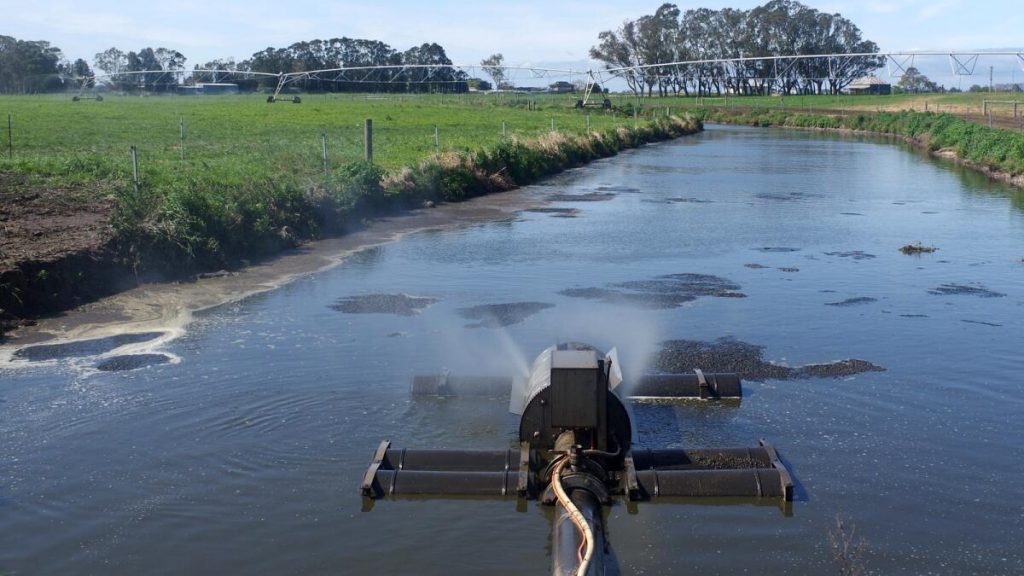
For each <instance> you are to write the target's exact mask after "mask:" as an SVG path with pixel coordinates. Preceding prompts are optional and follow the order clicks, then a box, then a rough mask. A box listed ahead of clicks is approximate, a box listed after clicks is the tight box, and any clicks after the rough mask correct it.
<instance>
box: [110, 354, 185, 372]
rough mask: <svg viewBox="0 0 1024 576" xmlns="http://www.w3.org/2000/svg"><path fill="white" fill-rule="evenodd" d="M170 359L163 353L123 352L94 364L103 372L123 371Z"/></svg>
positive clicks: (153, 364) (162, 362)
mask: <svg viewBox="0 0 1024 576" xmlns="http://www.w3.org/2000/svg"><path fill="white" fill-rule="evenodd" d="M170 361H171V358H170V357H169V356H165V355H163V354H125V355H123V356H112V357H110V358H107V359H106V360H104V361H102V362H100V363H99V364H97V365H96V369H97V370H102V371H103V372H124V371H127V370H138V369H139V368H146V367H148V366H158V365H160V364H167V363H168V362H170Z"/></svg>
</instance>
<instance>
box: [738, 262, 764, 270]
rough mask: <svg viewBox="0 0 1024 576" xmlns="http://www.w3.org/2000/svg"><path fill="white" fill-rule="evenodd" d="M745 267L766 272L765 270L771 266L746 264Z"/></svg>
mask: <svg viewBox="0 0 1024 576" xmlns="http://www.w3.org/2000/svg"><path fill="white" fill-rule="evenodd" d="M743 266H744V267H745V268H750V269H751V270H764V269H765V268H769V266H765V265H764V264H757V263H751V264H744V265H743Z"/></svg>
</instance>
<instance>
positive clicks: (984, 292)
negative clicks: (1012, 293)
mask: <svg viewBox="0 0 1024 576" xmlns="http://www.w3.org/2000/svg"><path fill="white" fill-rule="evenodd" d="M928 293H929V294H935V295H936V296H977V297H979V298H1002V297H1003V296H1006V294H1003V293H1002V292H994V291H992V290H989V289H988V288H985V287H984V286H964V285H962V284H943V285H941V286H939V287H938V288H932V289H931V290H929V291H928Z"/></svg>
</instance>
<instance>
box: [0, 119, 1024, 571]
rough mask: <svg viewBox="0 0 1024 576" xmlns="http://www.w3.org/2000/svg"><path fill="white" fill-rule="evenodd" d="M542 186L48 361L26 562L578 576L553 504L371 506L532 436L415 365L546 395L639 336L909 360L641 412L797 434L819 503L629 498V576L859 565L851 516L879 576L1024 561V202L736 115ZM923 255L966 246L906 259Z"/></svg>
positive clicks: (794, 359) (31, 382) (1, 378)
mask: <svg viewBox="0 0 1024 576" xmlns="http://www.w3.org/2000/svg"><path fill="white" fill-rule="evenodd" d="M530 194H531V195H533V196H534V197H535V198H537V199H544V198H550V199H552V203H551V204H549V205H548V206H546V209H544V210H542V211H524V212H521V213H519V214H518V215H517V216H516V217H515V218H513V219H510V220H508V221H501V222H493V223H487V224H478V225H472V226H466V227H463V228H459V229H456V230H447V231H428V232H421V233H417V234H413V235H410V236H407V237H405V238H404V239H402V240H400V241H397V242H394V243H391V244H387V245H384V246H380V247H376V248H372V249H367V250H364V251H362V252H359V253H357V254H356V255H354V256H353V257H351V258H349V259H348V260H346V261H345V262H344V263H343V264H341V265H340V266H337V267H335V268H333V269H330V270H327V271H324V272H321V273H319V274H316V275H313V276H310V277H306V278H303V279H300V280H297V281H295V282H293V283H291V284H288V285H286V286H284V287H282V288H280V289H277V290H275V291H271V292H267V293H263V294H260V295H257V296H253V297H250V298H248V299H245V300H242V301H238V302H234V303H231V304H227V305H224V306H220V307H217V308H214V309H210V310H208V311H206V312H203V313H202V314H200V315H199V316H198V317H197V318H196V319H195V320H194V322H193V323H192V324H191V325H190V326H188V328H187V330H186V331H185V332H184V333H183V334H182V335H181V336H180V337H177V338H174V339H171V340H169V341H164V340H155V341H154V340H151V336H152V335H143V336H139V337H135V338H127V339H122V340H120V341H103V342H94V343H91V344H89V345H78V346H75V347H72V348H69V349H60V348H57V349H53V348H43V349H39V348H37V349H34V350H33V349H28V350H24V351H22V352H21V353H19V354H17V356H18V358H20V360H19V361H17V362H14V363H11V364H8V365H7V366H6V367H4V368H3V369H0V574H4V575H7V574H12V575H13V574H182V573H188V574H220V573H245V574H268V575H269V574H275V575H276V574H392V573H408V574H475V573H491V574H544V573H546V572H548V571H549V570H550V564H551V557H550V544H549V538H550V522H551V511H550V510H548V509H545V507H543V506H541V505H539V504H538V503H536V502H529V503H527V504H526V505H525V506H519V507H517V503H516V501H515V500H485V499H456V500H448V499H429V498H428V499H401V500H384V501H380V502H377V503H376V504H375V505H373V506H372V507H368V506H367V505H366V503H365V502H364V501H363V500H362V499H361V498H360V496H359V493H358V486H359V482H360V479H361V476H362V474H363V473H364V471H365V469H366V466H367V465H368V463H369V460H370V457H371V455H372V453H373V451H374V449H375V448H376V447H377V445H378V443H379V442H380V441H381V440H383V439H385V438H386V439H390V440H391V441H392V442H393V444H394V445H395V446H397V447H409V448H428V447H436V448H474V449H476V448H479V449H483V448H500V447H506V446H512V445H513V444H514V442H515V435H516V419H515V417H514V416H511V415H509V414H508V413H507V406H508V404H507V399H506V398H500V397H499V398H461V399H448V400H438V399H414V398H412V397H410V395H409V385H410V381H411V379H412V377H413V376H414V375H416V374H429V373H438V372H440V371H442V370H445V369H448V370H452V371H453V372H454V373H461V374H510V373H515V372H517V371H521V370H523V368H524V366H525V365H526V364H527V363H528V362H529V361H530V359H531V358H532V357H533V356H534V355H535V354H537V353H538V352H539V351H541V350H542V349H543V348H544V347H546V346H549V345H551V344H553V343H556V342H564V341H569V340H576V341H585V342H589V343H591V344H594V345H596V346H598V347H601V348H610V347H612V346H617V347H618V349H619V351H620V358H621V362H622V365H623V368H624V370H625V371H626V373H627V375H635V374H639V373H642V372H643V371H645V370H647V369H649V368H650V364H649V361H650V359H651V357H652V355H654V354H656V353H657V352H658V351H659V350H660V349H661V347H662V345H663V344H662V343H664V342H666V341H670V340H688V341H697V342H704V343H708V345H715V344H719V345H726V346H729V345H735V344H737V343H747V344H750V345H754V346H760V347H763V348H761V353H762V355H763V360H764V361H765V362H772V363H775V364H779V365H785V366H790V367H799V366H806V365H809V364H820V363H827V362H833V361H838V360H844V359H859V360H864V361H866V362H870V363H871V364H873V365H875V366H878V367H881V368H884V369H885V370H884V371H869V372H863V373H859V374H854V375H846V376H841V377H806V378H793V379H785V380H782V379H770V378H769V379H764V380H761V381H757V380H747V381H746V382H745V393H746V395H745V397H744V399H743V400H742V402H741V403H740V404H738V405H715V404H692V403H690V404H685V403H680V404H672V403H659V404H640V405H637V406H636V417H637V419H638V428H639V435H640V439H639V441H640V443H641V444H643V445H645V446H651V447H691V446H753V445H756V443H757V441H758V439H760V438H766V439H768V440H769V441H770V442H771V443H772V444H774V445H775V446H776V447H777V448H778V450H779V451H780V453H781V455H782V457H783V458H784V460H785V461H786V462H787V463H788V464H789V466H790V467H791V470H792V471H793V473H794V475H795V477H796V480H797V483H798V486H797V501H796V502H794V503H793V505H792V506H791V507H790V508H788V509H786V508H783V507H780V506H777V505H776V503H774V502H772V503H768V504H767V505H753V504H751V503H746V502H699V501H680V502H670V503H666V502H655V503H640V504H639V505H638V506H636V507H635V509H630V508H628V507H627V506H625V505H623V504H621V503H620V504H617V505H615V506H613V507H612V508H611V509H610V510H609V512H608V517H607V526H608V538H609V541H610V542H611V544H612V547H613V553H614V556H615V560H616V562H617V565H618V566H619V567H620V569H621V572H622V573H625V574H668V573H679V574H683V573H693V574H740V573H768V574H810V573H817V574H829V573H838V567H837V564H836V563H834V562H833V560H832V557H831V555H832V546H831V545H830V541H829V538H830V533H831V534H833V535H834V534H835V533H836V530H835V527H836V523H837V519H839V520H841V521H842V522H843V524H844V526H845V527H846V530H847V534H850V533H851V532H852V541H853V544H854V545H855V547H856V546H858V545H859V546H860V548H861V549H862V562H863V565H864V566H866V567H867V568H868V569H869V570H871V571H872V572H874V573H880V574H1016V573H1021V572H1024V547H1022V546H1021V542H1024V483H1022V482H1021V478H1024V443H1022V442H1021V438H1022V437H1024V418H1022V417H1021V415H1022V413H1024V377H1022V373H1024V370H1022V368H1024V361H1022V360H1021V349H1022V345H1024V262H1022V258H1024V198H1022V196H1021V194H1020V192H1016V191H1014V190H1012V189H1010V188H1007V187H1004V186H1001V185H997V184H993V183H990V182H988V181H986V179H985V178H983V177H980V176H978V175H975V174H972V173H969V172H965V171H962V170H960V169H958V168H956V167H955V166H952V165H949V164H946V163H943V162H940V161H936V160H932V159H930V158H928V157H925V156H922V155H921V154H918V153H915V152H913V151H912V150H909V149H907V148H905V147H902V146H900V145H898V144H894V143H889V142H885V141H881V140H876V139H865V138H856V137H840V136H834V135H823V134H817V133H811V132H790V131H780V130H767V129H748V128H738V127H718V126H710V127H708V129H707V130H706V131H705V132H704V133H702V134H700V135H697V136H694V137H688V138H683V139H680V140H678V141H675V142H671V143H665V144H661V145H656V146H650V147H646V148H644V149H642V150H637V151H633V152H630V153H626V154H622V155H620V156H618V157H616V158H612V159H609V160H606V161H601V162H597V163H594V164H592V165H590V166H587V167H585V168H581V169H578V170H574V171H571V172H569V173H566V174H563V175H561V176H559V177H557V178H555V179H553V180H550V181H548V182H546V183H544V184H543V185H541V186H537V187H534V188H531V189H530ZM552 209H553V210H552ZM917 242H920V243H922V245H925V246H932V247H936V248H938V250H936V251H935V252H931V253H924V254H917V255H907V254H903V253H901V252H900V251H899V248H900V247H901V246H904V245H907V244H912V243H917ZM673 274H686V275H698V274H699V275H704V276H681V277H677V278H683V279H689V280H694V279H699V280H700V282H703V283H705V284H711V285H714V286H719V287H722V286H724V287H726V292H728V294H723V293H720V292H716V291H715V290H705V291H701V290H697V291H694V290H692V286H691V287H690V288H687V287H686V286H683V285H682V284H679V283H674V281H668V280H666V278H665V276H666V275H673ZM726 295H728V296H729V297H723V296H726ZM741 295H742V296H744V297H738V296H741ZM133 340H137V341H133ZM119 344H124V345H125V347H124V348H120V349H118V348H115V346H117V345H119ZM733 347H735V346H733ZM754 350H756V348H754ZM130 352H135V353H144V354H148V356H143V357H141V358H136V359H134V360H133V359H132V358H127V359H125V358H123V357H122V355H123V354H125V353H130ZM29 360H31V361H29ZM136 365H141V366H142V367H137V366H136ZM101 368H102V369H101ZM367 508H370V509H367Z"/></svg>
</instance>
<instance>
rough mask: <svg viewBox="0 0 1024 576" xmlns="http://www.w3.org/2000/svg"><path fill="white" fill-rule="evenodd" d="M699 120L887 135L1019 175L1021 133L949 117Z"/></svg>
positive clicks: (775, 115) (716, 114) (731, 116)
mask: <svg viewBox="0 0 1024 576" xmlns="http://www.w3.org/2000/svg"><path fill="white" fill-rule="evenodd" d="M704 118H705V119H706V120H708V121H712V122H724V123H731V124H746V125H749V126H784V127H792V128H817V129H824V130H856V131H863V132H872V133H876V134H887V135H892V136H898V137H903V138H907V139H910V140H912V141H913V142H915V143H917V144H918V145H920V146H923V147H925V148H927V149H928V150H929V151H932V152H939V151H948V152H949V153H951V154H954V155H955V157H956V158H957V159H959V160H961V161H963V162H966V163H968V164H970V165H972V166H974V167H978V168H982V169H987V170H991V171H995V172H999V173H1002V174H1004V175H1006V176H1007V177H1008V178H1012V177H1014V176H1020V175H1021V174H1024V134H1020V133H1017V132H1014V131H1011V130H1004V129H1000V128H988V127H986V126H981V125H978V124H975V123H971V122H967V121H965V120H962V119H960V118H957V117H955V116H952V115H950V114H940V113H934V112H913V111H901V112H878V113H858V114H849V115H830V114H809V113H804V112H794V111H789V112H787V111H780V110H768V109H761V110H757V109H755V110H751V111H746V112H740V111H730V110H712V111H708V112H706V114H705V115H704Z"/></svg>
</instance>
